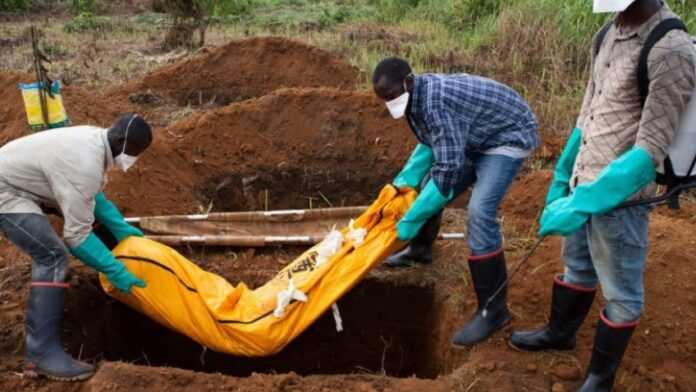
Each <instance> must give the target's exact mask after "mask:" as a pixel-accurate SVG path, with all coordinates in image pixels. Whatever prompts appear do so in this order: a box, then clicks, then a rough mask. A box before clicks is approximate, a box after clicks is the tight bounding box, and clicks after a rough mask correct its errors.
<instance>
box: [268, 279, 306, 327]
mask: <svg viewBox="0 0 696 392" xmlns="http://www.w3.org/2000/svg"><path fill="white" fill-rule="evenodd" d="M292 301H300V302H307V295H306V294H305V293H303V292H301V291H300V290H298V289H297V288H296V287H295V282H294V281H293V280H292V278H290V282H288V288H287V289H285V290H283V291H281V292H279V293H278V297H277V303H276V308H275V310H274V311H273V315H274V316H275V317H277V318H281V317H283V316H284V315H285V308H287V307H288V305H290V303H291V302H292Z"/></svg>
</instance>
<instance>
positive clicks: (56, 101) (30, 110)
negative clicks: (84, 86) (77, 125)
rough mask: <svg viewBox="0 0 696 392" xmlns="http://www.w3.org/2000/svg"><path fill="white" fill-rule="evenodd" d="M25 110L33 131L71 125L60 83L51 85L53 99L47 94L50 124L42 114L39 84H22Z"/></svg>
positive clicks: (20, 86) (56, 82)
mask: <svg viewBox="0 0 696 392" xmlns="http://www.w3.org/2000/svg"><path fill="white" fill-rule="evenodd" d="M19 89H20V90H21V91H22V99H24V108H25V109H26V111H27V120H28V121H29V126H31V128H32V129H33V130H42V129H46V128H60V127H64V126H66V125H69V124H70V119H69V118H68V115H67V113H66V112H65V107H64V106H63V97H62V96H61V95H60V82H59V81H57V80H56V81H54V82H53V83H51V93H52V94H53V97H51V96H50V95H49V94H46V107H47V109H48V124H46V123H45V122H44V117H43V115H42V112H41V99H40V97H39V83H20V84H19Z"/></svg>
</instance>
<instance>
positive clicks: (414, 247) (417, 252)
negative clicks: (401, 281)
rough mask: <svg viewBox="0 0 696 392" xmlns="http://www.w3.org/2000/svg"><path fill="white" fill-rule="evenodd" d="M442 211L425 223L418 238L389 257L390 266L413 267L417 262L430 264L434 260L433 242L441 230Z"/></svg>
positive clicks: (387, 262) (388, 264) (388, 263)
mask: <svg viewBox="0 0 696 392" xmlns="http://www.w3.org/2000/svg"><path fill="white" fill-rule="evenodd" d="M441 221H442V213H439V214H437V215H435V216H433V217H431V218H430V219H428V221H427V222H425V224H424V225H423V227H422V228H421V229H420V231H419V232H418V235H417V236H416V238H414V239H413V240H411V243H410V244H409V245H408V246H407V247H405V248H404V249H403V250H401V251H399V252H397V253H394V254H393V255H391V256H389V257H388V258H387V261H386V262H385V264H386V265H387V266H389V267H397V268H398V267H412V266H413V265H415V264H416V263H420V264H430V263H432V262H433V243H434V242H435V240H436V239H437V234H438V233H439V232H440V222H441Z"/></svg>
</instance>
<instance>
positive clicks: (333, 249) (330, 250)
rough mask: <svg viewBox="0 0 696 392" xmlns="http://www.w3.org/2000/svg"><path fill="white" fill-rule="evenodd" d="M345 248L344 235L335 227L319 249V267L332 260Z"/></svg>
mask: <svg viewBox="0 0 696 392" xmlns="http://www.w3.org/2000/svg"><path fill="white" fill-rule="evenodd" d="M342 246H343V235H342V234H341V232H340V231H338V230H336V227H335V226H334V228H333V229H331V232H330V233H329V235H327V236H326V238H324V240H323V241H322V242H321V243H320V244H319V246H318V247H317V267H321V265H322V264H324V263H326V261H328V260H329V259H330V258H332V257H333V256H334V255H335V254H336V253H338V251H340V250H341V247H342Z"/></svg>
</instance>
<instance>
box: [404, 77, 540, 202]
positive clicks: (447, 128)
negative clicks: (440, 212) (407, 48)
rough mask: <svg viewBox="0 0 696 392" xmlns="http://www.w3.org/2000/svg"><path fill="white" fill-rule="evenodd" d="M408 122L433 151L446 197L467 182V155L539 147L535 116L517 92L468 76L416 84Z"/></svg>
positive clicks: (433, 170)
mask: <svg viewBox="0 0 696 392" xmlns="http://www.w3.org/2000/svg"><path fill="white" fill-rule="evenodd" d="M408 121H409V124H410V125H411V129H412V130H413V133H415V135H416V138H418V141H419V142H421V143H423V144H425V145H427V146H429V147H430V148H432V150H433V154H434V157H435V158H434V162H433V166H432V168H431V169H430V174H431V176H432V179H433V181H434V182H435V185H437V188H438V189H439V190H440V192H442V194H443V195H448V194H449V192H450V190H453V189H455V188H456V185H457V184H458V183H459V182H460V181H462V178H461V177H462V174H463V172H464V168H465V166H466V160H467V154H470V153H471V152H484V151H486V150H489V149H492V148H496V147H502V146H510V147H516V148H519V149H522V150H533V149H535V148H537V147H538V146H539V132H538V125H537V121H536V118H535V117H534V113H532V110H531V109H530V108H529V105H527V103H526V102H525V101H524V99H523V98H522V97H521V96H520V95H519V94H518V93H517V92H516V91H515V90H513V89H512V88H510V87H508V86H505V85H503V84H501V83H498V82H496V81H493V80H491V79H486V78H483V77H479V76H474V75H468V74H457V75H436V74H423V75H418V76H416V77H415V78H414V85H413V91H412V97H411V101H410V103H409V109H408Z"/></svg>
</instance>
